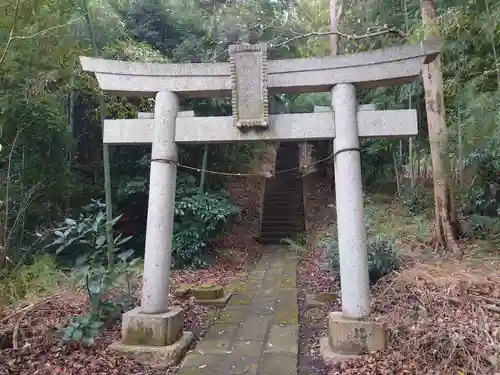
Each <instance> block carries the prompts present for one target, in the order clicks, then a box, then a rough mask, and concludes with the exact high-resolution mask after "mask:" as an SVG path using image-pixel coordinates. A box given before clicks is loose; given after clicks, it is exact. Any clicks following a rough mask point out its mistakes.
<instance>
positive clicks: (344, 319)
mask: <svg viewBox="0 0 500 375" xmlns="http://www.w3.org/2000/svg"><path fill="white" fill-rule="evenodd" d="M440 47H441V42H440V41H438V40H429V41H425V42H423V43H421V44H419V45H404V46H398V47H393V48H387V49H380V50H374V51H368V52H361V53H357V54H353V55H340V56H327V57H321V58H308V59H287V60H270V61H267V50H266V45H265V44H258V45H235V46H230V48H229V52H230V62H229V63H199V64H156V63H134V62H125V61H112V60H105V59H98V58H89V57H82V58H81V64H82V67H83V70H85V71H89V72H93V73H95V75H96V77H97V80H98V82H99V85H100V87H101V89H103V90H104V91H107V92H108V93H111V94H115V95H124V96H154V97H155V98H156V101H155V109H154V115H153V116H152V115H149V114H142V115H140V116H139V117H140V118H138V119H132V120H106V121H105V122H104V132H103V137H104V143H108V144H152V155H151V157H152V160H151V171H150V187H149V204H148V216H147V230H146V245H145V259H144V276H143V287H142V299H141V306H140V307H138V308H136V309H134V310H131V311H129V312H127V313H125V314H124V316H123V325H122V341H121V343H117V344H115V348H119V349H120V350H127V351H132V352H134V351H139V352H141V353H144V354H147V355H148V356H149V357H154V358H158V359H160V358H161V362H162V363H169V362H175V361H176V360H178V359H179V357H180V356H181V355H182V352H183V351H184V350H185V349H186V348H187V347H188V345H189V343H190V341H191V339H192V334H191V333H189V332H183V312H182V310H181V309H180V308H178V307H174V306H171V305H169V300H168V292H169V276H170V264H171V253H172V229H173V220H174V199H175V181H176V174H177V145H178V144H183V143H221V142H251V141H263V140H265V141H301V142H303V141H308V140H320V139H332V138H333V139H334V150H335V159H334V163H335V179H336V208H337V222H338V241H339V257H340V277H341V288H342V290H341V293H342V313H341V314H340V315H339V316H336V317H335V318H334V322H333V323H332V318H330V332H331V333H332V331H335V332H333V333H335V334H336V335H337V336H338V337H337V338H334V339H332V337H330V340H329V345H330V347H331V349H332V350H333V351H337V352H342V350H343V349H342V348H345V347H351V348H352V347H356V348H359V347H361V348H363V347H366V341H367V339H366V332H367V329H365V328H367V327H365V326H363V327H360V326H359V324H364V323H366V322H367V320H366V319H365V318H367V317H369V315H370V298H369V281H368V265H367V249H366V233H365V222H364V212H363V194H362V186H361V163H360V149H359V138H360V137H380V138H382V137H391V138H394V137H407V136H411V135H415V134H417V117H416V112H415V111H414V110H386V111H377V110H371V109H366V108H363V110H360V109H358V108H357V103H356V88H373V87H378V86H388V85H396V84H403V83H408V82H411V81H412V80H414V79H415V78H417V77H418V76H419V75H420V73H421V68H422V65H423V64H424V63H428V62H431V61H432V60H433V59H434V58H435V57H436V56H437V55H438V53H439V51H440ZM283 92H294V93H309V92H331V108H329V109H328V110H327V111H324V112H315V113H300V114H280V115H268V94H269V93H271V94H274V93H283ZM215 95H219V96H232V104H233V115H232V116H227V117H222V116H221V117H194V114H193V113H185V112H179V96H189V97H211V96H215ZM363 322H364V323H363ZM366 324H368V323H366ZM339 327H340V328H339ZM360 328H363V329H360ZM360 331H363V332H364V334H363V335H364V336H363V335H360V334H359V332H360ZM345 332H347V333H345ZM356 332H358V333H356ZM361 341H363V342H364V345H362V343H360V342H361ZM368 341H369V339H368Z"/></svg>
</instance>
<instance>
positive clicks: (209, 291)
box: [192, 284, 224, 300]
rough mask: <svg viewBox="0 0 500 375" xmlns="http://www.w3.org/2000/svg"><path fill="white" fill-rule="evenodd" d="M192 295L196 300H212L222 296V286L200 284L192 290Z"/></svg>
mask: <svg viewBox="0 0 500 375" xmlns="http://www.w3.org/2000/svg"><path fill="white" fill-rule="evenodd" d="M192 292H193V296H194V297H195V298H196V299H198V300H212V299H218V298H222V297H223V296H224V288H222V287H221V286H217V285H207V284H204V285H200V286H197V287H195V288H193V290H192Z"/></svg>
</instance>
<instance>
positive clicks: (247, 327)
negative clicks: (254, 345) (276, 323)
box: [236, 315, 271, 341]
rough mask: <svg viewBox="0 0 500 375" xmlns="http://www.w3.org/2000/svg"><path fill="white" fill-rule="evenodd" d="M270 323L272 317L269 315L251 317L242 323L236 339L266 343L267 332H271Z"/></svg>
mask: <svg viewBox="0 0 500 375" xmlns="http://www.w3.org/2000/svg"><path fill="white" fill-rule="evenodd" d="M270 322H271V316H269V315H264V316H255V315H250V316H248V317H247V318H246V319H245V320H244V321H243V322H242V323H241V325H240V328H239V329H238V331H237V332H236V339H237V340H244V341H249V340H254V341H264V339H265V338H266V334H267V331H268V330H269V323H270Z"/></svg>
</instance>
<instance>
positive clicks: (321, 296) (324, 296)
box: [314, 292, 339, 303]
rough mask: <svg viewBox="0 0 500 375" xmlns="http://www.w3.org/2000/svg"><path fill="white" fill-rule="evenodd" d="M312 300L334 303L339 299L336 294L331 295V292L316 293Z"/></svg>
mask: <svg viewBox="0 0 500 375" xmlns="http://www.w3.org/2000/svg"><path fill="white" fill-rule="evenodd" d="M314 299H315V300H316V301H320V302H324V303H326V302H332V301H336V300H338V299H339V295H338V293H333V292H322V293H318V294H316V296H315V297H314Z"/></svg>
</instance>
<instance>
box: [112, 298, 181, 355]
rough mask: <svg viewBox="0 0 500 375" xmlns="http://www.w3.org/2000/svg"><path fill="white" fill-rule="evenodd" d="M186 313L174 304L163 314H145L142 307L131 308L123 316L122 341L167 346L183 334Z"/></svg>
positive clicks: (124, 342)
mask: <svg viewBox="0 0 500 375" xmlns="http://www.w3.org/2000/svg"><path fill="white" fill-rule="evenodd" d="M183 326H184V313H183V311H182V309H181V308H179V307H176V306H172V307H171V308H170V310H169V311H168V312H166V313H162V314H144V313H142V312H141V309H140V308H136V309H133V310H130V311H128V312H126V313H125V314H123V318H122V343H123V344H125V345H148V346H165V345H172V344H174V343H175V342H176V341H177V340H178V339H179V337H180V336H181V335H182V328H183Z"/></svg>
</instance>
